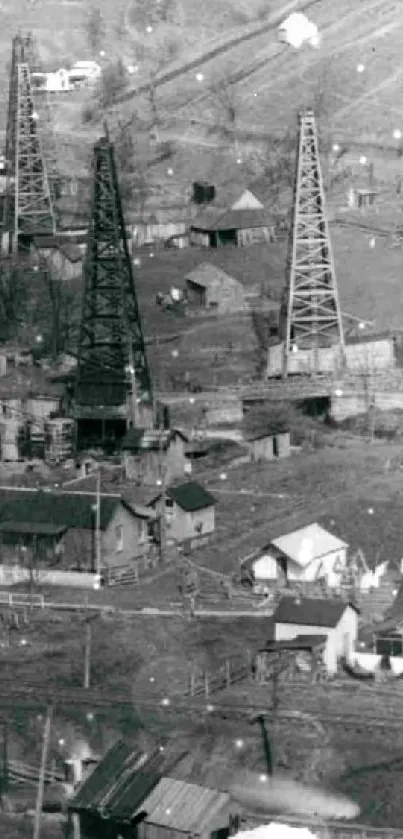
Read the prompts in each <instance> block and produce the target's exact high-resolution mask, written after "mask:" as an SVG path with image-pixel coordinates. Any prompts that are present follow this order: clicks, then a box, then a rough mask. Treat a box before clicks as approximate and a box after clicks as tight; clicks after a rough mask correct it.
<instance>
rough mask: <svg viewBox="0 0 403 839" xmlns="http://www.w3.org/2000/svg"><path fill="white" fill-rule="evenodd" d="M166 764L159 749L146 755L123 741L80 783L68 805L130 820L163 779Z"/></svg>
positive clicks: (114, 817)
mask: <svg viewBox="0 0 403 839" xmlns="http://www.w3.org/2000/svg"><path fill="white" fill-rule="evenodd" d="M164 764H165V755H164V753H163V751H161V750H160V749H159V748H157V749H155V750H154V751H153V752H151V753H150V754H145V753H144V752H142V751H140V750H138V749H136V748H133V746H132V745H130V744H129V743H126V742H123V741H122V740H120V741H118V742H117V743H115V745H114V746H112V748H111V749H109V751H108V752H107V754H106V755H105V757H104V758H103V760H101V762H100V763H99V764H98V766H96V767H95V769H94V770H93V772H92V773H91V775H90V776H89V777H88V778H86V780H84V781H83V783H82V784H80V786H79V787H78V789H77V791H76V793H75V795H74V796H73V798H72V799H71V800H70V802H69V807H70V809H72V810H76V811H77V810H91V811H98V812H101V813H102V814H104V815H105V816H108V817H109V818H113V819H116V820H119V821H125V820H126V819H130V818H131V817H132V816H133V814H134V813H135V811H136V810H137V808H138V807H139V806H140V805H141V804H142V802H143V800H144V798H145V797H146V796H147V795H148V794H149V793H150V791H151V790H152V789H153V787H154V786H155V785H156V784H157V783H158V781H159V780H160V778H161V776H162V769H163V766H164Z"/></svg>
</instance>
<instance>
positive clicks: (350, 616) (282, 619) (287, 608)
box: [273, 597, 359, 675]
mask: <svg viewBox="0 0 403 839" xmlns="http://www.w3.org/2000/svg"><path fill="white" fill-rule="evenodd" d="M358 616H359V609H358V608H357V607H356V606H355V605H353V604H352V603H344V602H343V601H342V600H330V599H325V600H321V599H319V598H315V599H313V598H312V599H311V598H307V597H298V598H294V597H283V598H282V599H281V600H280V603H279V604H278V606H277V609H276V611H275V613H274V618H273V620H274V639H275V641H289V640H293V639H297V638H299V637H300V636H303V637H305V638H306V637H307V636H312V635H313V636H316V637H318V636H319V637H321V638H323V639H325V643H324V650H323V660H324V663H325V666H326V670H327V672H328V673H329V674H331V675H334V674H335V673H337V667H338V662H339V660H340V659H341V658H346V659H347V660H348V661H351V660H352V658H353V653H354V650H355V644H356V640H357V636H358Z"/></svg>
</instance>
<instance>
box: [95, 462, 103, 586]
mask: <svg viewBox="0 0 403 839" xmlns="http://www.w3.org/2000/svg"><path fill="white" fill-rule="evenodd" d="M101 561H102V546H101V469H99V470H98V473H97V501H96V510H95V568H96V573H97V574H98V576H100V575H101Z"/></svg>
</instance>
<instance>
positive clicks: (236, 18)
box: [0, 0, 403, 194]
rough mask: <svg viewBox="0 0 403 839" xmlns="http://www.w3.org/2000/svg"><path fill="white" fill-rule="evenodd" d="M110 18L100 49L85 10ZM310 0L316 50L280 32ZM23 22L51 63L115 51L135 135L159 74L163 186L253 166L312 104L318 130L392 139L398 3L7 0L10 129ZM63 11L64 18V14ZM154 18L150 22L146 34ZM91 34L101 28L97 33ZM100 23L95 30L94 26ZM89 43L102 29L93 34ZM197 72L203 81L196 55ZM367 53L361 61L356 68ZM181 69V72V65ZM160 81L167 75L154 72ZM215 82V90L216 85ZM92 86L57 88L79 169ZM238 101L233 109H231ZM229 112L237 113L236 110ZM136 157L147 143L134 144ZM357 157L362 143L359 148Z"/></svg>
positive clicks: (396, 115) (123, 113)
mask: <svg viewBox="0 0 403 839" xmlns="http://www.w3.org/2000/svg"><path fill="white" fill-rule="evenodd" d="M94 8H99V10H100V12H101V15H102V25H101V27H100V29H101V31H100V32H99V33H98V39H97V38H95V41H97V43H98V51H95V49H94V48H93V49H92V50H91V48H90V46H89V37H88V25H87V21H88V16H89V14H90V11H91V9H94ZM294 9H298V10H302V9H304V10H305V11H306V13H307V14H308V15H309V16H310V17H311V19H312V20H314V21H315V23H316V24H317V25H318V27H319V29H320V32H321V34H322V46H321V48H320V49H319V50H314V49H311V48H310V47H303V48H301V50H294V49H292V48H291V47H288V46H286V45H284V44H281V43H279V42H278V39H277V26H278V24H279V22H280V21H281V20H282V19H284V17H285V16H287V14H288V13H289V12H290V11H292V10H294ZM22 20H23V21H24V25H25V26H26V27H27V28H31V29H32V30H33V32H34V33H35V36H36V38H37V41H38V45H39V48H40V52H41V56H42V58H43V60H44V61H45V62H55V64H56V66H60V64H62V65H63V64H68V63H69V62H71V61H73V60H76V59H78V58H87V59H88V58H94V57H98V58H99V48H100V47H101V48H102V50H103V51H104V52H105V56H104V57H103V58H102V59H99V60H101V61H103V62H104V63H105V64H108V63H110V62H113V61H115V60H116V58H117V57H120V58H122V59H123V61H124V62H125V64H126V66H129V65H133V64H134V62H135V67H136V68H137V69H136V72H135V73H134V74H133V75H131V76H130V77H129V78H128V87H127V89H126V90H125V91H123V92H122V94H121V95H119V96H117V97H114V98H115V100H116V99H117V100H119V99H121V103H120V104H119V101H117V102H116V104H115V106H114V108H113V109H112V111H111V112H110V113H109V119H110V121H111V125H112V127H113V126H114V125H115V124H116V121H117V120H118V119H124V120H125V121H127V119H128V118H130V117H131V115H132V113H136V115H137V117H140V119H141V120H142V123H139V122H138V121H137V122H136V126H135V129H133V130H135V135H136V141H139V140H140V139H141V135H142V133H143V134H144V137H145V138H148V130H149V122H150V103H149V101H148V99H149V97H148V96H147V92H146V89H147V84H149V81H150V78H151V77H153V78H154V77H155V78H156V83H155V91H156V94H155V95H156V101H157V108H158V113H159V117H158V118H159V139H160V140H167V139H169V140H171V142H172V143H173V144H174V153H173V156H172V160H171V164H170V166H171V168H172V170H173V176H170V177H169V178H167V175H166V166H165V167H157V168H156V169H155V171H153V172H152V176H151V179H152V180H153V181H154V180H155V182H159V183H160V184H161V182H164V181H165V187H166V189H167V191H168V192H172V193H174V194H178V193H181V192H183V190H184V188H185V186H187V185H188V184H189V179H190V178H192V176H195V177H198V176H200V175H201V174H203V175H204V176H208V177H216V176H220V178H221V180H222V179H225V178H230V177H234V174H235V173H238V172H239V169H240V164H239V163H237V161H238V160H239V161H240V162H241V165H242V169H245V171H246V173H248V172H249V170H251V171H257V172H259V165H258V164H257V163H256V156H257V157H259V155H261V154H262V150H263V154H266V147H267V143H268V140H269V138H270V136H272V135H273V134H278V133H280V134H281V133H283V132H284V131H285V130H288V129H290V128H291V130H292V132H294V131H295V117H296V112H297V110H298V109H299V108H301V106H306V105H314V106H315V109H316V113H317V116H318V119H319V122H320V128H321V133H322V135H323V136H324V137H326V139H328V140H329V139H331V141H332V142H336V141H337V142H338V143H339V144H340V143H343V142H346V143H350V142H355V143H356V142H359V143H361V144H363V145H364V146H368V144H373V143H378V144H379V143H380V144H381V145H384V144H386V145H388V146H390V147H391V149H392V151H393V150H394V149H395V148H396V147H397V145H398V141H397V140H396V139H394V138H393V132H394V130H396V128H399V119H400V111H399V109H398V108H397V107H396V106H395V101H396V98H398V96H399V91H400V81H401V74H402V72H403V71H402V70H401V69H400V67H399V65H400V42H401V32H402V28H403V20H402V19H401V16H400V15H399V4H398V3H396V2H386V1H385V0H361V2H359V3H358V4H356V6H355V8H352V7H351V3H349V2H348V0H340V2H339V3H337V4H335V3H333V2H331V0H321V2H319V1H318V0H316V2H311V3H303V2H290V3H287V4H285V3H283V2H279V0H272V2H269V3H262V2H261V0H248V2H246V0H242V2H235V0H226V2H220V4H219V5H218V7H217V4H216V3H213V2H212V0H206V2H205V3H203V4H202V6H200V4H199V3H196V0H164V2H162V0H149V2H148V3H144V2H143V1H142V0H132V2H128V3H126V2H124V0H118V2H116V3H114V4H111V3H107V2H106V0H98V2H96V3H95V2H94V4H90V3H88V2H84V1H83V2H80V0H63V2H61V3H57V4H56V3H55V2H53V0H30V2H29V3H28V4H27V3H26V1H25V0H16V2H13V3H11V0H5V2H4V3H3V4H2V27H1V31H0V38H1V47H2V55H3V56H4V59H3V65H2V68H1V77H2V79H4V84H2V85H1V90H2V107H1V112H2V115H3V118H2V124H3V128H4V127H5V117H6V107H5V105H6V99H7V83H6V79H7V76H6V72H7V63H8V61H9V55H10V49H11V38H12V35H13V34H14V33H15V32H16V31H17V29H18V27H19V26H20V24H21V21H22ZM56 21H57V22H56ZM147 27H148V29H150V27H151V31H149V32H147ZM93 34H94V33H93ZM95 34H96V33H95ZM93 40H94V39H93ZM196 63H197V69H198V71H199V72H202V74H203V79H202V80H201V81H198V80H197V79H196V72H197V69H196V66H194V65H196ZM359 64H362V65H363V67H364V70H363V72H361V73H359V72H357V66H358V65H359ZM186 68H187V69H186ZM158 80H159V81H158ZM212 85H215V86H216V88H217V90H216V92H215V93H214V94H212V93H211V86H212ZM91 98H93V94H91V93H90V92H88V91H86V92H80V93H79V94H72V95H68V96H67V97H66V96H65V98H64V99H63V98H61V97H57V96H56V97H53V102H52V109H53V113H54V122H55V126H56V133H57V137H58V140H59V153H60V157H61V159H62V165H63V164H64V163H66V160H65V157H66V155H68V163H69V168H70V163H71V162H72V164H73V166H74V159H75V155H73V154H71V152H70V149H71V148H73V147H75V148H77V149H80V155H78V158H80V159H81V158H82V156H83V146H88V145H90V144H91V142H92V141H93V139H94V137H95V136H96V135H97V133H99V130H100V124H101V119H102V118H103V117H104V115H105V114H104V110H102V112H99V113H98V114H96V115H95V120H94V121H93V122H87V123H86V124H85V125H84V124H83V120H82V110H83V107H84V106H85V104H86V103H88V100H91ZM231 109H232V110H231ZM231 114H232V115H231ZM137 152H138V154H140V156H141V150H140V151H139V149H137ZM356 153H357V154H362V153H363V152H362V150H360V152H358V150H357V152H356Z"/></svg>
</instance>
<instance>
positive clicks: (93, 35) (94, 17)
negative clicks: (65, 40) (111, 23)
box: [86, 6, 105, 53]
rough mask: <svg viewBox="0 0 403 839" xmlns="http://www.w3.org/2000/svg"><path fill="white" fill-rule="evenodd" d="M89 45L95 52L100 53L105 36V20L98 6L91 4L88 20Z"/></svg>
mask: <svg viewBox="0 0 403 839" xmlns="http://www.w3.org/2000/svg"><path fill="white" fill-rule="evenodd" d="M86 30H87V39H88V45H89V47H90V49H91V50H92V52H93V53H98V52H99V51H100V49H101V47H102V42H103V39H104V37H105V21H104V18H103V15H102V12H101V10H100V8H99V7H98V6H91V8H90V10H89V13H88V17H87V21H86Z"/></svg>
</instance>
